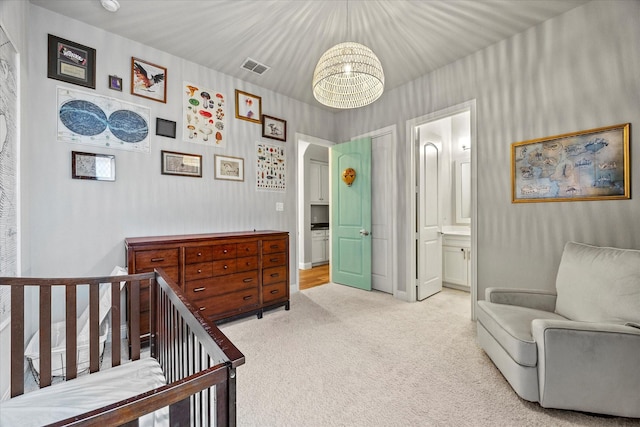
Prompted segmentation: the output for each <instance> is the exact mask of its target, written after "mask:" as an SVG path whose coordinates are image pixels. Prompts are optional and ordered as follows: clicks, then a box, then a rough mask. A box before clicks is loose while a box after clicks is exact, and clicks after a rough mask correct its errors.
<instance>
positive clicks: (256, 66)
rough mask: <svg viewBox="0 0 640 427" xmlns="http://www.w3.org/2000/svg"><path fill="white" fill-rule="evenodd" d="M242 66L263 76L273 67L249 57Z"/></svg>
mask: <svg viewBox="0 0 640 427" xmlns="http://www.w3.org/2000/svg"><path fill="white" fill-rule="evenodd" d="M240 68H244V69H245V70H248V71H251V72H252V73H256V74H258V75H260V76H261V75H263V74H264V73H266V72H267V71H269V69H270V68H271V67H267V66H266V65H264V64H261V63H259V62H258V61H256V60H255V59H251V58H247V59H245V60H244V62H243V63H242V65H241V66H240Z"/></svg>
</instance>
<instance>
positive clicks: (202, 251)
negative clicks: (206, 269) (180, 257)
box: [184, 246, 213, 264]
mask: <svg viewBox="0 0 640 427" xmlns="http://www.w3.org/2000/svg"><path fill="white" fill-rule="evenodd" d="M184 255H185V256H184V258H185V261H184V262H185V264H194V263H198V262H207V261H211V260H213V248H211V246H197V247H194V248H185V250H184Z"/></svg>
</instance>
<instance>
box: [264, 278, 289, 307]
mask: <svg viewBox="0 0 640 427" xmlns="http://www.w3.org/2000/svg"><path fill="white" fill-rule="evenodd" d="M286 298H287V282H279V283H274V284H272V285H267V286H263V288H262V303H263V304H270V303H272V302H274V301H278V300H281V299H286Z"/></svg>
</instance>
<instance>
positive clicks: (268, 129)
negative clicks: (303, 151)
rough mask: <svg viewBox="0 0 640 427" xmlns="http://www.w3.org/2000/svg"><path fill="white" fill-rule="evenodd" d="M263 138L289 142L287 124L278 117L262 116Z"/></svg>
mask: <svg viewBox="0 0 640 427" xmlns="http://www.w3.org/2000/svg"><path fill="white" fill-rule="evenodd" d="M262 136H263V137H265V138H271V139H275V140H278V141H283V142H284V141H286V140H287V122H286V120H282V119H278V118H276V117H271V116H267V115H266V114H263V115H262Z"/></svg>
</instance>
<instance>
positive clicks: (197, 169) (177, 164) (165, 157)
mask: <svg viewBox="0 0 640 427" xmlns="http://www.w3.org/2000/svg"><path fill="white" fill-rule="evenodd" d="M161 154H162V174H163V175H182V176H194V177H198V178H202V156H201V155H199V154H185V153H176V152H173V151H164V150H163V151H162V152H161Z"/></svg>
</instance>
